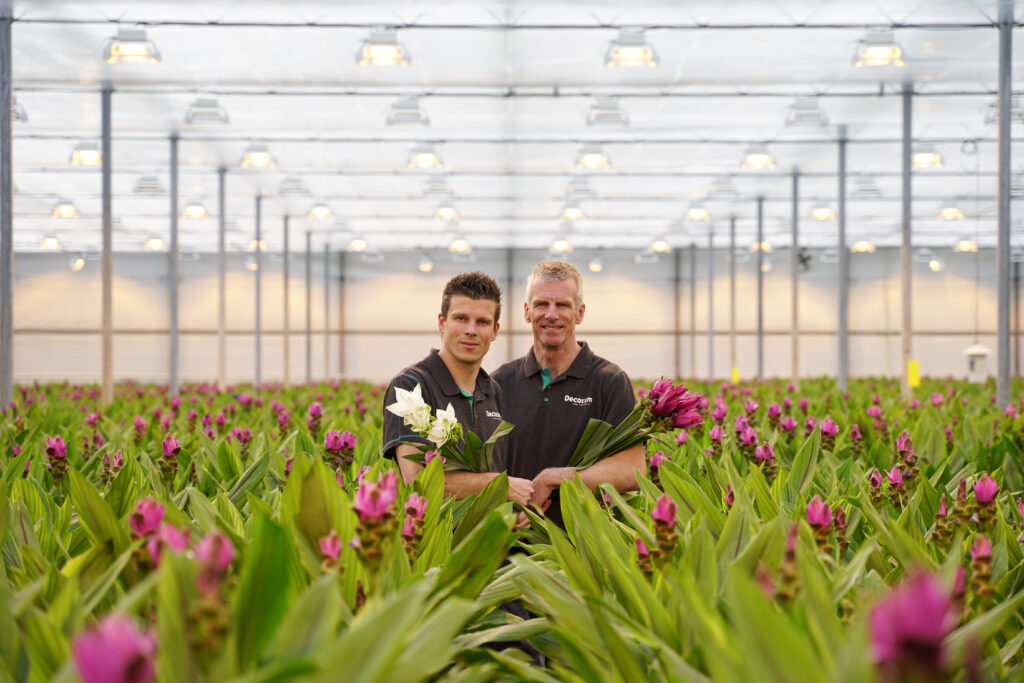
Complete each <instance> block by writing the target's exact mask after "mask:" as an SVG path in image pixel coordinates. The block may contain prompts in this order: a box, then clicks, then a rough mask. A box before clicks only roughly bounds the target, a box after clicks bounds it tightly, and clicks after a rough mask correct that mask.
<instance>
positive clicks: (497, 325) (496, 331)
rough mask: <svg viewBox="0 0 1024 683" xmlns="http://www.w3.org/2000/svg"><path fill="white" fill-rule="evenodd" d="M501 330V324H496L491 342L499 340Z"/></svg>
mask: <svg viewBox="0 0 1024 683" xmlns="http://www.w3.org/2000/svg"><path fill="white" fill-rule="evenodd" d="M499 329H501V323H494V332H491V341H494V340H495V339H497V338H498V330H499Z"/></svg>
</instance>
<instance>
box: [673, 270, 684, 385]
mask: <svg viewBox="0 0 1024 683" xmlns="http://www.w3.org/2000/svg"><path fill="white" fill-rule="evenodd" d="M673 256H674V258H673V264H674V267H673V270H672V299H673V303H674V304H675V305H674V306H673V307H672V310H673V316H672V318H673V320H672V341H673V350H674V353H673V355H672V360H673V368H672V369H673V374H674V375H675V376H676V377H677V378H678V377H682V376H683V359H682V351H683V341H682V326H683V313H682V311H681V310H680V309H681V307H682V305H683V294H682V292H681V291H680V287H682V285H683V278H682V272H683V264H682V260H683V255H682V253H680V252H679V250H676V253H675V254H674V255H673Z"/></svg>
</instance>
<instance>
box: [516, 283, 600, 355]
mask: <svg viewBox="0 0 1024 683" xmlns="http://www.w3.org/2000/svg"><path fill="white" fill-rule="evenodd" d="M576 289H577V288H576V281H575V280H573V279H572V278H566V279H565V280H552V281H551V282H543V281H541V282H535V283H534V284H533V287H531V288H530V293H529V296H530V298H529V300H528V301H527V302H526V303H525V304H524V305H523V307H524V311H525V313H526V322H528V323H530V325H531V326H533V338H534V340H535V341H537V342H539V343H540V344H541V345H542V346H544V347H545V348H549V349H558V348H562V347H564V346H567V345H569V344H575V343H576V326H577V325H579V324H580V323H581V322H583V311H584V310H585V309H586V305H585V304H580V307H579V309H578V310H577V308H576Z"/></svg>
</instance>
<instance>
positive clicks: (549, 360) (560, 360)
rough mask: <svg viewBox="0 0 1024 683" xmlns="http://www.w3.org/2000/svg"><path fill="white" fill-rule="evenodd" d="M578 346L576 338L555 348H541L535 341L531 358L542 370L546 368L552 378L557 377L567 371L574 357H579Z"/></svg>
mask: <svg viewBox="0 0 1024 683" xmlns="http://www.w3.org/2000/svg"><path fill="white" fill-rule="evenodd" d="M580 350H581V349H580V345H579V344H578V343H577V342H576V338H575V337H573V338H572V339H569V340H566V342H565V343H564V344H562V345H561V346H557V347H548V346H543V345H542V344H541V343H540V342H538V341H537V340H536V339H535V340H534V341H533V357H534V358H536V359H537V364H538V365H540V366H541V367H542V368H547V369H548V371H549V372H550V373H551V376H552V377H558V376H559V375H561V374H562V373H563V372H565V371H566V370H568V369H569V366H570V365H572V362H573V361H574V360H576V356H578V355H580Z"/></svg>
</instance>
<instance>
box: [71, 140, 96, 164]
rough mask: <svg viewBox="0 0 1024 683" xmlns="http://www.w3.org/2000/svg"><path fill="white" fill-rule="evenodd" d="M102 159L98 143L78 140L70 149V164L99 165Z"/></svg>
mask: <svg viewBox="0 0 1024 683" xmlns="http://www.w3.org/2000/svg"><path fill="white" fill-rule="evenodd" d="M102 161H103V158H102V157H101V156H100V148H99V145H97V144H96V143H95V142H80V143H78V145H77V146H76V147H75V148H74V149H73V150H71V165H72V166H99V165H100V163H102Z"/></svg>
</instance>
